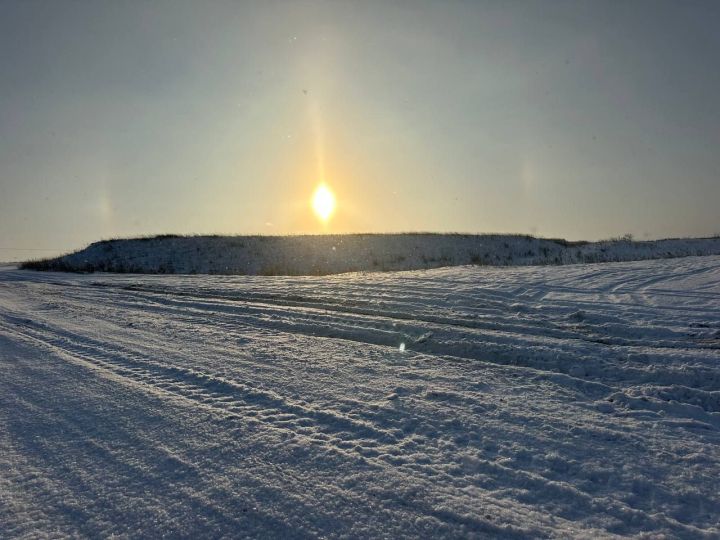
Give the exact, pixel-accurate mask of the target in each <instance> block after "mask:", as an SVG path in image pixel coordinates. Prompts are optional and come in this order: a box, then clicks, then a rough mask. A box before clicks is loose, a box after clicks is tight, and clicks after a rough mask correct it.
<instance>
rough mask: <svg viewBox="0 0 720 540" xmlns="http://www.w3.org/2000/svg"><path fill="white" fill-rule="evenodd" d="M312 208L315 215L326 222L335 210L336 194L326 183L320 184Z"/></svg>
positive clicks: (314, 195) (313, 198)
mask: <svg viewBox="0 0 720 540" xmlns="http://www.w3.org/2000/svg"><path fill="white" fill-rule="evenodd" d="M312 209H313V211H314V212H315V215H316V216H317V217H318V218H319V219H320V221H322V222H323V223H326V222H327V221H328V220H329V219H330V217H331V216H332V215H333V212H334V211H335V195H333V192H332V191H330V188H328V187H327V186H326V185H325V184H320V185H319V186H318V187H317V189H316V190H315V193H314V194H313V197H312Z"/></svg>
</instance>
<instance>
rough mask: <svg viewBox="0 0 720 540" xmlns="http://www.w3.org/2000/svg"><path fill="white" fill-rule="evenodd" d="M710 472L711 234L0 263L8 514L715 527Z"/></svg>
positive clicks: (717, 497)
mask: <svg viewBox="0 0 720 540" xmlns="http://www.w3.org/2000/svg"><path fill="white" fill-rule="evenodd" d="M401 349H404V350H401ZM719 479H720V257H717V256H709V257H689V258H682V259H668V260H654V261H644V262H630V263H608V264H594V265H593V264H588V265H584V264H581V265H573V266H560V267H557V266H545V267H515V268H489V267H456V268H445V269H437V270H429V271H416V272H401V273H384V274H383V273H376V274H345V275H336V276H331V277H292V278H291V277H242V276H233V277H227V276H139V275H128V274H125V275H112V274H92V275H78V274H74V275H71V274H62V273H38V272H28V271H19V270H15V269H14V268H11V267H4V268H2V269H1V270H0V531H2V533H0V536H3V537H10V538H14V537H33V538H35V537H58V536H60V537H63V536H91V537H107V536H109V535H120V536H139V535H143V536H146V537H159V536H162V535H168V536H180V537H188V538H196V537H199V536H202V537H221V536H231V537H244V536H247V537H315V536H325V537H373V538H399V537H426V538H427V537H431V536H432V537H479V538H484V537H507V538H519V537H522V538H525V537H563V538H567V537H574V538H603V537H613V536H615V535H630V536H639V537H643V536H644V537H652V538H661V537H668V538H703V537H705V538H717V537H718V536H720V480H719Z"/></svg>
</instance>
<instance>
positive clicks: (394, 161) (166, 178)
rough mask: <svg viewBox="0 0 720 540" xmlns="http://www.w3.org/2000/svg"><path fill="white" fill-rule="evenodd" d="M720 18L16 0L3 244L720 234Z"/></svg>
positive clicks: (598, 5)
mask: <svg viewBox="0 0 720 540" xmlns="http://www.w3.org/2000/svg"><path fill="white" fill-rule="evenodd" d="M718 28H720V2H716V1H708V2H701V1H689V2H688V1H680V0H678V1H676V2H664V1H661V0H652V1H640V0H633V1H610V0H607V1H601V0H597V1H591V2H584V1H581V0H573V1H570V2H563V1H552V2H550V1H492V2H490V1H487V2H483V1H468V2H454V1H442V2H441V1H437V2H422V1H420V0H416V1H412V2H404V1H394V2H387V1H381V2H372V1H363V2H360V1H354V2H342V1H332V2H316V1H308V2H302V1H294V2H273V1H263V2H239V1H232V2H230V1H228V2H220V1H207V2H195V1H192V2H183V1H181V0H172V1H162V0H152V1H147V2H144V1H139V0H138V1H132V0H129V1H124V2H111V1H95V0H93V1H79V0H72V1H69V0H68V1H63V0H52V1H51V0H47V1H44V2H36V1H32V0H23V1H18V2H15V1H10V0H0V249H2V250H3V251H1V252H0V260H2V259H3V258H5V259H6V260H8V259H12V258H27V257H29V256H33V257H34V256H42V255H51V254H54V253H58V252H62V251H67V250H70V249H75V248H79V247H82V246H84V245H86V244H87V243H90V242H93V241H96V240H99V239H103V238H111V237H124V236H138V235H145V234H157V233H187V234H190V233H195V234H204V233H219V234H299V233H342V232H404V231H437V232H445V231H458V232H469V233H483V232H489V233H492V232H508V233H523V234H526V233H530V234H536V235H541V236H546V237H564V238H568V239H573V240H576V239H588V240H594V239H601V238H607V237H611V236H618V235H623V234H626V233H630V234H633V235H635V237H636V238H639V239H645V238H661V237H677V236H707V235H713V234H718V233H720V212H719V211H718V203H719V202H720V151H718V149H719V148H720V107H719V105H718V98H719V96H720V69H718V66H719V65H720V64H719V61H720V32H719V31H718V30H717V29H718ZM321 183H324V184H325V185H327V186H328V187H329V188H330V189H331V190H332V192H333V193H334V195H335V198H336V201H337V208H336V210H335V212H334V214H333V215H332V217H331V219H330V220H329V221H328V222H326V223H323V222H322V221H320V220H318V219H317V217H316V216H315V215H314V214H313V211H312V208H311V204H310V199H311V196H312V193H313V191H314V189H315V188H316V187H317V186H318V185H319V184H321Z"/></svg>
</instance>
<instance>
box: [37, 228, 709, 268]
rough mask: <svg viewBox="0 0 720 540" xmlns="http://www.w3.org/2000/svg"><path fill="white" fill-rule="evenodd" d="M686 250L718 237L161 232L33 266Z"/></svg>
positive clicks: (587, 257)
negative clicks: (590, 238)
mask: <svg viewBox="0 0 720 540" xmlns="http://www.w3.org/2000/svg"><path fill="white" fill-rule="evenodd" d="M689 255H720V237H718V238H696V239H670V240H656V241H650V242H632V241H614V242H595V243H584V242H579V243H578V242H575V243H572V242H566V241H565V240H548V239H543V238H534V237H531V236H519V235H460V234H350V235H317V236H189V237H188V236H161V237H154V238H138V239H129V240H107V241H103V242H96V243H94V244H91V245H90V246H88V247H87V248H85V249H83V250H80V251H77V252H75V253H72V254H69V255H66V256H63V257H59V258H56V259H50V260H46V261H42V262H39V263H38V262H35V263H31V264H29V265H28V267H29V268H31V269H52V270H81V271H108V272H139V273H162V274H173V273H180V274H241V275H323V274H336V273H342V272H359V271H378V270H417V269H427V268H439V267H444V266H459V265H469V264H473V265H491V266H510V265H535V264H553V265H557V264H567V263H578V262H608V261H628V260H643V259H657V258H666V257H683V256H689Z"/></svg>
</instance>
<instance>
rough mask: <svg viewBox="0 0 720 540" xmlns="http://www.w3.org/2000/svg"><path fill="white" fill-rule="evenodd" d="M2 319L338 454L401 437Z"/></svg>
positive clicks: (125, 373) (65, 350) (61, 347)
mask: <svg viewBox="0 0 720 540" xmlns="http://www.w3.org/2000/svg"><path fill="white" fill-rule="evenodd" d="M4 318H5V319H6V321H9V322H10V323H11V324H12V323H13V322H15V324H14V325H13V326H10V325H9V324H7V323H5V324H2V326H3V327H4V330H5V331H7V332H9V333H14V334H15V335H17V336H19V337H21V338H24V339H26V340H30V341H33V342H34V343H36V344H40V345H42V346H44V347H45V348H47V349H49V350H51V351H53V352H55V353H61V354H64V355H66V356H68V357H70V358H71V359H74V360H75V361H77V360H80V361H82V362H84V363H86V364H90V365H92V366H94V367H96V368H99V369H103V370H106V371H109V372H112V373H113V374H115V375H117V376H119V377H121V378H123V379H125V380H126V381H127V382H130V383H131V384H136V385H140V386H142V387H144V388H147V389H149V390H150V391H153V392H160V393H167V394H171V395H175V396H178V397H181V398H184V399H188V400H192V401H193V402H195V403H198V404H200V405H202V406H206V407H210V408H212V409H214V410H216V411H218V412H220V413H222V414H223V415H227V416H237V417H241V418H243V419H246V420H247V419H254V420H255V421H258V422H262V423H263V424H266V425H269V426H270V427H276V428H279V429H283V430H290V431H293V432H294V433H296V434H297V435H298V436H300V437H303V438H307V439H309V440H311V441H313V442H316V443H321V444H324V445H325V444H327V443H328V441H332V440H333V439H342V440H343V441H345V444H343V445H342V446H343V448H341V447H337V450H338V451H341V452H345V451H346V450H347V449H348V448H355V447H360V448H374V447H380V446H383V445H386V444H397V443H398V441H399V439H400V438H402V437H401V436H400V437H399V435H398V433H393V432H390V431H387V430H383V429H382V428H379V427H376V426H374V425H372V424H371V423H370V422H367V421H358V420H356V419H353V418H349V417H346V416H344V415H341V414H339V413H337V412H329V411H327V410H319V409H317V408H312V407H308V406H306V405H303V404H299V403H292V402H290V401H289V400H287V399H285V398H283V397H282V396H280V395H278V394H276V393H274V392H272V391H268V390H257V389H253V388H251V387H250V386H248V385H245V384H243V383H241V382H238V381H234V380H232V381H231V380H228V379H226V378H224V377H222V376H217V375H212V374H207V373H203V372H199V371H196V370H193V369H188V368H183V367H178V366H170V365H167V364H162V363H160V362H157V361H153V360H150V359H147V358H143V357H141V356H139V355H137V354H135V353H131V352H129V351H122V350H120V349H117V350H113V349H111V348H110V347H108V345H107V343H102V344H101V343H97V342H94V340H92V339H90V338H87V337H84V336H83V337H80V336H74V335H72V334H71V333H70V332H67V331H65V330H63V331H58V330H55V329H52V328H50V327H48V326H46V325H40V324H38V323H32V326H28V324H27V323H25V322H24V321H22V320H21V321H14V320H13V318H11V317H8V316H7V315H5V316H4ZM328 437H330V438H328Z"/></svg>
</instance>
